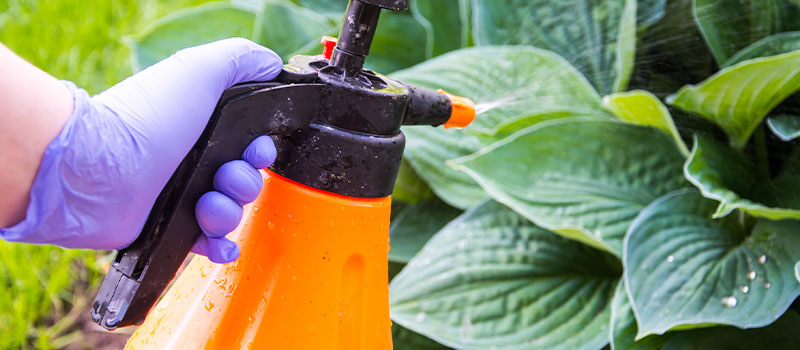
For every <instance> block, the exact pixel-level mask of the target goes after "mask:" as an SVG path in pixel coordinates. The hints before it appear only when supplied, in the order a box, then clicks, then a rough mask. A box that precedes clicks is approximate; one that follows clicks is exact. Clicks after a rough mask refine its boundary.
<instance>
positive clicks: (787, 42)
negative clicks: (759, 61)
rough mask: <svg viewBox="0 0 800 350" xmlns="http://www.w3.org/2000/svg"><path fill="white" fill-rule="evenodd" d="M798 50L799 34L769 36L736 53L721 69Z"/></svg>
mask: <svg viewBox="0 0 800 350" xmlns="http://www.w3.org/2000/svg"><path fill="white" fill-rule="evenodd" d="M797 50H800V32H786V33H778V34H773V35H770V36H768V37H766V38H764V39H761V40H759V41H757V42H755V43H753V44H752V45H750V46H748V47H746V48H744V49H742V51H739V52H737V53H736V54H735V55H733V57H731V58H730V59H728V60H727V61H725V63H724V64H722V67H730V66H733V65H735V64H737V63H740V62H744V61H747V60H751V59H754V58H759V57H768V56H775V55H780V54H784V53H789V52H792V51H797Z"/></svg>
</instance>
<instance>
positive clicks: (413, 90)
mask: <svg viewBox="0 0 800 350" xmlns="http://www.w3.org/2000/svg"><path fill="white" fill-rule="evenodd" d="M382 8H384V9H390V10H395V11H402V10H406V9H407V8H408V1H407V0H351V1H350V3H349V5H348V8H347V12H346V14H345V17H344V24H343V26H342V30H341V32H340V36H339V39H338V41H336V40H334V39H332V38H323V43H324V44H325V47H326V49H325V52H324V53H323V55H321V56H295V57H292V58H291V59H290V60H289V63H288V64H286V65H285V66H284V68H283V70H282V72H281V73H280V74H279V75H278V77H277V78H276V79H275V80H274V81H269V82H255V83H247V84H241V85H237V86H234V87H232V88H230V89H228V90H226V91H225V93H224V94H223V96H222V98H221V99H220V101H219V103H218V105H217V107H216V110H215V112H214V114H213V115H212V117H211V119H210V121H209V122H208V125H207V127H206V129H205V131H204V132H203V134H202V136H201V137H200V139H199V140H198V141H197V143H196V144H195V146H194V147H193V148H192V149H191V150H190V152H189V153H188V154H187V156H186V157H185V158H184V160H183V162H182V163H181V164H180V165H179V167H178V168H177V170H176V171H175V173H174V174H173V176H172V177H171V179H170V181H169V182H168V183H167V185H166V186H165V187H164V189H163V190H162V192H161V193H160V195H159V197H158V199H157V200H156V202H155V205H154V207H153V209H152V211H151V213H150V216H149V217H148V220H147V222H146V224H145V226H144V228H143V231H142V233H141V235H140V236H139V238H138V239H137V240H136V241H135V242H134V243H133V244H131V245H130V246H129V247H127V248H125V249H122V250H120V251H119V252H118V253H117V255H116V258H115V259H114V261H113V263H112V265H111V268H110V269H109V272H108V274H107V275H106V277H105V280H104V281H103V284H102V285H101V287H100V290H99V292H98V295H97V297H96V299H95V301H94V303H93V305H92V310H91V316H92V319H93V320H94V321H95V322H97V323H98V324H99V325H101V326H103V327H105V328H107V329H112V330H113V329H115V328H117V327H123V326H131V325H138V324H141V323H142V322H144V324H143V325H142V326H141V327H140V328H139V329H138V330H137V332H136V333H135V334H134V335H133V336H132V337H131V339H130V340H129V342H128V346H127V349H301V350H305V349H325V350H328V349H331V350H332V349H339V350H345V349H347V350H366V349H368V350H388V349H391V348H392V340H391V321H390V320H389V307H388V288H387V285H388V273H387V272H388V249H389V233H388V230H389V216H390V204H391V198H390V195H391V192H392V189H393V187H394V182H395V180H396V178H397V174H398V170H399V167H400V162H401V158H402V153H403V147H404V144H405V139H404V136H403V133H402V132H400V126H401V125H432V126H438V125H442V124H444V125H445V127H464V126H466V125H468V124H469V123H471V122H472V120H473V119H474V117H475V109H474V104H473V103H472V101H470V100H469V99H466V98H462V97H458V96H452V95H449V94H447V93H445V92H443V91H441V90H440V91H438V92H437V91H432V90H428V89H425V88H421V87H416V86H412V85H409V84H405V83H402V82H399V81H395V80H392V79H390V78H388V77H385V76H383V75H380V74H378V73H375V72H372V71H370V70H367V69H364V68H363V66H364V60H365V58H366V56H367V54H368V53H369V48H370V45H371V43H372V38H373V36H374V34H375V29H376V26H377V24H378V18H379V15H380V11H381V9H382ZM264 134H267V135H271V136H272V137H273V140H274V141H275V145H276V148H277V150H278V157H277V159H276V161H275V163H274V164H273V165H272V167H271V168H270V169H266V170H264V173H263V174H264V187H263V190H262V192H261V195H260V196H259V197H258V199H256V201H255V202H254V203H253V204H252V205H250V206H247V207H246V212H245V215H244V219H243V222H242V224H240V226H239V228H238V229H237V230H236V231H235V232H234V233H232V234H231V235H229V238H231V239H233V240H234V241H236V242H237V243H238V244H239V246H240V249H241V255H240V258H239V259H238V260H237V261H236V262H234V263H231V264H227V265H216V264H213V263H211V262H210V261H208V260H207V259H205V258H195V259H193V260H192V262H191V263H190V264H189V266H188V267H187V268H186V270H185V271H184V272H183V273H182V274H181V276H180V278H178V280H177V281H176V282H175V285H174V286H173V287H172V288H171V289H170V290H169V291H168V292H167V293H166V294H165V295H164V296H163V298H161V300H160V302H159V303H158V305H157V306H155V307H153V306H154V305H155V303H156V301H158V299H159V297H160V296H161V295H162V293H163V292H164V290H165V289H166V287H167V285H168V284H169V283H170V281H171V280H172V279H173V277H174V276H175V274H176V272H177V271H178V269H179V268H180V266H181V264H182V262H183V261H184V259H185V258H186V256H187V255H188V253H189V251H190V249H191V247H192V245H193V244H194V242H195V241H196V239H197V238H198V237H199V235H200V234H201V230H200V228H199V226H198V224H197V222H196V220H195V217H194V205H195V203H196V202H197V199H198V198H199V197H200V196H201V195H202V194H203V193H205V192H207V191H208V190H210V189H211V188H212V182H213V176H214V173H215V171H216V169H217V168H219V166H221V165H222V164H223V163H224V162H226V161H229V160H232V159H237V158H238V157H239V156H240V155H241V154H242V152H243V150H244V148H245V147H246V146H247V145H248V144H249V143H250V141H252V140H253V139H255V138H256V137H258V136H261V135H264ZM145 318H146V319H145Z"/></svg>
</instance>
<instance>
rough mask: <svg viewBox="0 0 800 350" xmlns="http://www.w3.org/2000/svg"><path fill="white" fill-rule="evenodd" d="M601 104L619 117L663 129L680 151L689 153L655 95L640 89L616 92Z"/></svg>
mask: <svg viewBox="0 0 800 350" xmlns="http://www.w3.org/2000/svg"><path fill="white" fill-rule="evenodd" d="M603 104H604V105H605V106H606V108H607V109H608V110H610V111H611V112H612V113H614V115H615V116H617V118H619V119H622V120H625V121H629V122H631V123H635V124H641V125H646V126H652V127H654V128H658V129H660V130H662V131H664V132H665V133H667V134H668V135H670V136H672V139H673V140H675V145H676V147H678V149H679V150H680V151H681V153H683V154H685V155H687V156H688V155H689V149H688V148H686V144H685V143H683V139H681V134H680V133H678V129H677V128H676V127H675V123H674V122H673V121H672V116H671V115H670V114H669V110H668V109H667V107H666V106H664V104H662V103H661V101H659V100H658V97H656V96H655V95H653V94H651V93H649V92H647V91H642V90H637V91H630V92H622V93H616V94H613V95H609V96H606V97H605V98H603Z"/></svg>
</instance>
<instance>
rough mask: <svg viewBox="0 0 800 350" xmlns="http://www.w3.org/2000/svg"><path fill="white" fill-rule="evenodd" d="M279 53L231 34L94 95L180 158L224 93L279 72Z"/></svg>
mask: <svg viewBox="0 0 800 350" xmlns="http://www.w3.org/2000/svg"><path fill="white" fill-rule="evenodd" d="M281 68H282V61H281V59H280V57H278V55H277V54H275V52H273V51H272V50H270V49H267V48H265V47H263V46H261V45H258V44H256V43H254V42H252V41H250V40H247V39H242V38H232V39H225V40H219V41H215V42H212V43H209V44H205V45H200V46H195V47H191V48H188V49H183V50H180V51H178V52H177V53H175V54H174V55H172V56H170V57H169V58H167V59H165V60H163V61H161V62H158V63H156V64H154V65H152V66H150V67H148V68H147V69H145V70H143V71H141V72H139V73H137V74H135V75H133V76H131V77H130V78H128V79H125V80H124V81H122V82H121V83H119V84H117V85H115V86H113V87H112V88H110V89H108V90H107V91H105V92H103V93H102V94H100V95H99V96H96V97H95V98H94V100H95V101H97V102H100V103H101V104H103V105H104V106H105V107H107V108H108V109H109V110H111V111H112V112H114V114H116V115H117V116H119V117H120V118H122V119H124V120H125V121H126V123H127V125H128V126H129V127H130V128H131V129H132V131H133V132H134V133H135V134H138V135H141V137H143V138H144V139H145V140H142V141H144V142H145V143H146V144H149V145H152V146H153V147H166V149H168V150H169V151H170V152H171V153H172V152H174V154H172V155H171V156H172V157H174V158H176V162H175V165H177V160H180V158H182V157H183V155H185V154H186V152H187V151H188V150H189V148H190V147H191V146H192V145H193V144H194V142H195V140H197V138H198V137H199V136H200V134H201V133H202V131H203V129H204V128H205V125H206V123H207V122H208V118H209V117H210V116H211V113H212V112H213V111H214V107H215V106H216V104H217V101H218V100H219V98H220V96H222V92H223V91H224V90H225V89H227V88H229V87H231V86H232V85H234V84H236V83H240V82H246V81H266V80H271V79H273V78H275V77H276V76H277V75H278V73H280V71H281Z"/></svg>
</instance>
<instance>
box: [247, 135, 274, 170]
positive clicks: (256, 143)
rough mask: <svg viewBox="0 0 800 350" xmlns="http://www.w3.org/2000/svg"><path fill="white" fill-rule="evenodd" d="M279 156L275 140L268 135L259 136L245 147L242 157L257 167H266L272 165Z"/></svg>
mask: <svg viewBox="0 0 800 350" xmlns="http://www.w3.org/2000/svg"><path fill="white" fill-rule="evenodd" d="M276 157H277V151H276V150H275V142H274V141H272V138H271V137H269V136H266V135H263V136H259V137H257V138H256V139H255V140H253V142H250V144H249V145H248V146H247V148H245V150H244V153H243V154H242V159H244V160H245V161H246V162H248V163H250V165H252V166H253V167H254V168H256V169H264V168H267V167H269V166H270V165H272V163H273V162H275V158H276Z"/></svg>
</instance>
